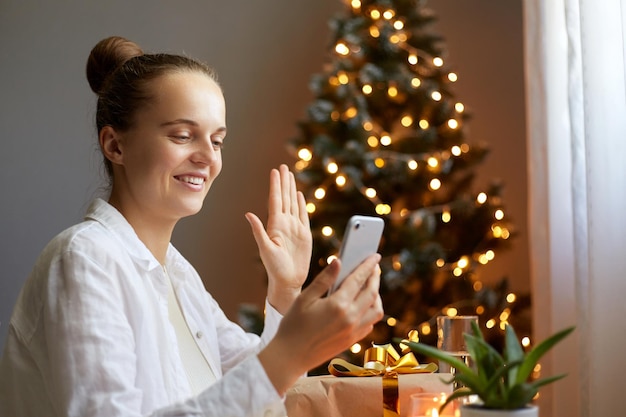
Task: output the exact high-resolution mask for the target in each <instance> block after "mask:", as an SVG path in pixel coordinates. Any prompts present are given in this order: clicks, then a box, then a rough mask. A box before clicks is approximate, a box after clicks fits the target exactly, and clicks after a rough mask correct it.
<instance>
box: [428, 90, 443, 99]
mask: <svg viewBox="0 0 626 417" xmlns="http://www.w3.org/2000/svg"><path fill="white" fill-rule="evenodd" d="M430 96H431V97H432V99H433V100H435V101H440V100H441V97H442V96H441V93H440V92H439V91H433V92H432V94H431V95H430Z"/></svg>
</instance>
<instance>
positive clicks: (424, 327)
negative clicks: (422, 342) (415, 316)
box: [420, 323, 432, 336]
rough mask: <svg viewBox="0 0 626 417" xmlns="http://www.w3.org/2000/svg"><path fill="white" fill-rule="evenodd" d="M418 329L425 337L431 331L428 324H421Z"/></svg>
mask: <svg viewBox="0 0 626 417" xmlns="http://www.w3.org/2000/svg"><path fill="white" fill-rule="evenodd" d="M420 329H421V332H422V334H423V335H425V336H427V335H429V334H430V332H431V331H432V329H431V328H430V324H428V323H423V324H422V327H421V328H420Z"/></svg>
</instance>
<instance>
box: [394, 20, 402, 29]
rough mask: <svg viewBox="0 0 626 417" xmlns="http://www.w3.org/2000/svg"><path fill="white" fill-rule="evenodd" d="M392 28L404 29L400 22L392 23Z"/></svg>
mask: <svg viewBox="0 0 626 417" xmlns="http://www.w3.org/2000/svg"><path fill="white" fill-rule="evenodd" d="M393 28H394V29H395V30H401V29H403V28H404V22H402V21H401V20H396V21H395V22H393Z"/></svg>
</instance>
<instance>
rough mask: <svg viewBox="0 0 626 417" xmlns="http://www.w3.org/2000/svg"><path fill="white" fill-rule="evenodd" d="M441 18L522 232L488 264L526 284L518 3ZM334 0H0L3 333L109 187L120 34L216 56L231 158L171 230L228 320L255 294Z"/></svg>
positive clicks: (477, 134) (450, 12)
mask: <svg viewBox="0 0 626 417" xmlns="http://www.w3.org/2000/svg"><path fill="white" fill-rule="evenodd" d="M431 6H432V7H433V8H434V10H435V11H436V12H437V14H438V15H439V22H438V24H437V28H438V30H439V31H440V33H441V34H442V35H443V36H444V37H445V38H446V39H447V41H448V46H449V56H448V58H447V60H448V62H449V63H450V64H452V65H453V66H454V67H455V69H456V70H457V72H458V73H459V75H460V80H459V82H458V84H457V93H458V96H459V99H460V100H462V101H463V102H464V103H465V104H466V106H467V107H468V109H469V110H470V111H472V113H473V114H474V119H473V121H472V122H471V129H470V136H471V137H472V138H475V139H481V140H485V141H487V142H488V143H489V144H490V146H491V149H492V154H491V156H490V157H489V160H488V161H487V162H486V163H485V164H484V165H483V167H482V168H481V170H480V173H479V178H478V181H479V183H480V182H483V183H484V182H486V181H488V180H490V179H491V178H502V179H503V180H504V182H505V183H506V185H507V188H506V193H505V201H506V203H507V206H508V208H509V209H508V212H507V214H508V215H510V217H512V218H513V219H514V221H515V223H516V225H517V227H518V229H519V232H520V233H521V235H520V237H519V238H517V239H516V240H515V242H514V246H513V249H512V250H511V251H509V252H506V253H502V254H497V259H496V261H495V262H493V263H492V264H490V266H489V268H487V270H486V271H485V272H486V276H487V277H495V276H499V275H500V274H503V273H506V274H509V275H510V276H511V278H512V280H513V281H514V286H515V288H518V289H521V290H527V289H528V288H529V284H528V266H527V264H528V248H527V245H528V243H527V240H526V166H525V160H526V159H525V139H524V138H525V128H524V97H523V74H522V10H521V7H522V6H521V1H520V0H515V1H513V0H511V1H500V2H493V1H489V0H464V1H455V0H437V1H431ZM340 7H341V2H340V1H339V0H317V1H308V2H303V1H289V0H272V1H264V2H261V1H242V0H229V1H225V0H224V1H214V0H210V1H204V2H200V1H191V0H180V1H177V2H171V1H164V0H160V1H146V0H141V1H133V2H127V1H121V0H113V1H106V2H102V1H79V0H74V1H70V0H68V1H63V2H41V1H35V0H19V1H18V0H0V137H1V138H2V145H1V147H0V195H1V199H2V203H1V204H0V232H1V237H2V239H1V240H0V270H1V272H0V274H1V275H0V346H2V345H3V344H4V339H5V336H6V331H7V322H8V319H9V316H10V312H11V310H12V307H13V304H14V303H15V300H16V297H17V294H18V292H19V289H20V287H21V285H22V283H23V282H24V280H25V278H26V276H27V275H28V273H29V271H30V269H31V267H32V264H33V262H34V261H35V259H36V257H37V255H38V253H39V252H40V251H41V249H42V248H43V246H44V245H45V244H46V243H47V241H49V240H50V239H51V238H52V237H53V236H54V235H55V234H57V233H58V232H59V231H61V230H62V229H64V228H65V227H67V226H70V225H71V224H73V223H75V222H77V221H79V220H80V219H81V216H82V214H83V212H84V210H85V208H86V206H87V205H88V203H89V202H90V201H91V200H92V199H93V198H94V197H95V196H98V195H101V194H102V191H101V186H102V174H101V172H102V170H101V163H100V156H99V154H98V151H97V147H96V136H95V132H94V128H93V113H94V107H95V106H94V104H95V97H94V96H93V94H92V93H91V91H90V90H89V87H88V85H87V82H86V80H85V77H84V65H85V60H86V57H87V55H88V53H89V51H90V49H91V47H92V46H93V45H94V44H95V43H96V42H97V41H98V40H100V39H101V38H103V37H105V36H108V35H111V34H119V35H122V36H126V37H128V38H130V39H132V40H135V41H136V42H138V43H139V44H140V45H141V46H142V47H143V48H144V49H145V50H148V51H170V52H176V53H180V52H185V53H188V54H189V55H191V56H193V57H196V58H199V59H201V60H204V61H206V62H208V63H210V64H211V65H212V66H214V67H215V68H216V69H217V71H218V72H219V74H220V80H221V84H222V86H223V88H224V90H225V95H226V100H227V123H228V129H229V135H228V138H227V142H226V148H225V150H224V169H223V172H222V175H221V177H220V179H219V180H218V181H217V182H216V183H215V185H214V186H213V189H212V191H211V192H210V193H209V197H208V199H207V201H206V203H205V207H204V209H203V210H202V212H201V213H200V214H199V215H197V216H195V217H193V218H190V219H185V220H183V221H181V223H180V224H179V226H178V228H177V230H176V232H175V236H174V243H175V244H176V246H177V247H178V248H179V249H180V250H181V252H182V253H183V254H185V255H186V256H187V258H188V259H189V260H190V261H191V262H192V263H193V264H194V265H195V266H196V267H197V269H198V270H199V272H200V275H201V276H202V277H203V279H204V280H205V285H206V287H207V289H208V290H209V291H211V292H212V293H213V294H214V296H215V297H216V298H217V299H218V301H220V302H221V304H222V306H223V308H224V310H225V311H226V313H227V314H228V315H229V316H230V317H231V318H233V319H234V318H236V310H237V306H238V305H239V303H242V302H252V303H256V304H258V305H261V303H262V300H263V297H264V292H265V283H264V276H263V273H262V270H261V268H260V265H259V264H258V262H257V251H256V246H255V244H254V240H253V238H252V236H251V234H250V232H249V226H248V224H247V222H246V221H245V219H244V217H243V214H244V213H245V212H246V211H249V210H251V211H254V212H256V213H258V214H260V215H261V217H262V218H265V215H266V208H265V204H266V193H267V177H268V173H269V170H270V168H272V167H275V166H277V165H278V164H279V163H281V162H287V163H289V164H291V163H292V162H293V158H292V157H291V156H290V155H289V154H288V153H287V151H286V146H285V145H286V141H287V139H288V138H290V137H292V136H294V135H295V134H296V127H295V123H296V121H297V120H298V119H300V118H301V117H303V115H304V111H305V106H306V105H307V103H308V102H309V100H310V99H311V94H310V92H309V91H308V87H307V85H308V81H309V78H310V76H311V75H312V74H313V73H315V72H317V71H319V69H320V68H321V66H322V64H323V63H324V61H325V60H326V49H325V48H326V45H327V41H328V34H329V32H328V27H327V21H328V18H329V17H330V16H331V15H332V13H334V12H335V11H337V10H339V9H340Z"/></svg>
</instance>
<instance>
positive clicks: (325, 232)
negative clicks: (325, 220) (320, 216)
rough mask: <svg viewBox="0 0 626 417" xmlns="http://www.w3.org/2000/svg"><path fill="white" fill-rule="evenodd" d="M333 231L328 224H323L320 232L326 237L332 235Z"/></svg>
mask: <svg viewBox="0 0 626 417" xmlns="http://www.w3.org/2000/svg"><path fill="white" fill-rule="evenodd" d="M333 233H334V230H333V228H332V227H330V226H324V227H322V234H323V235H324V236H326V237H329V236H332V235H333Z"/></svg>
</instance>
